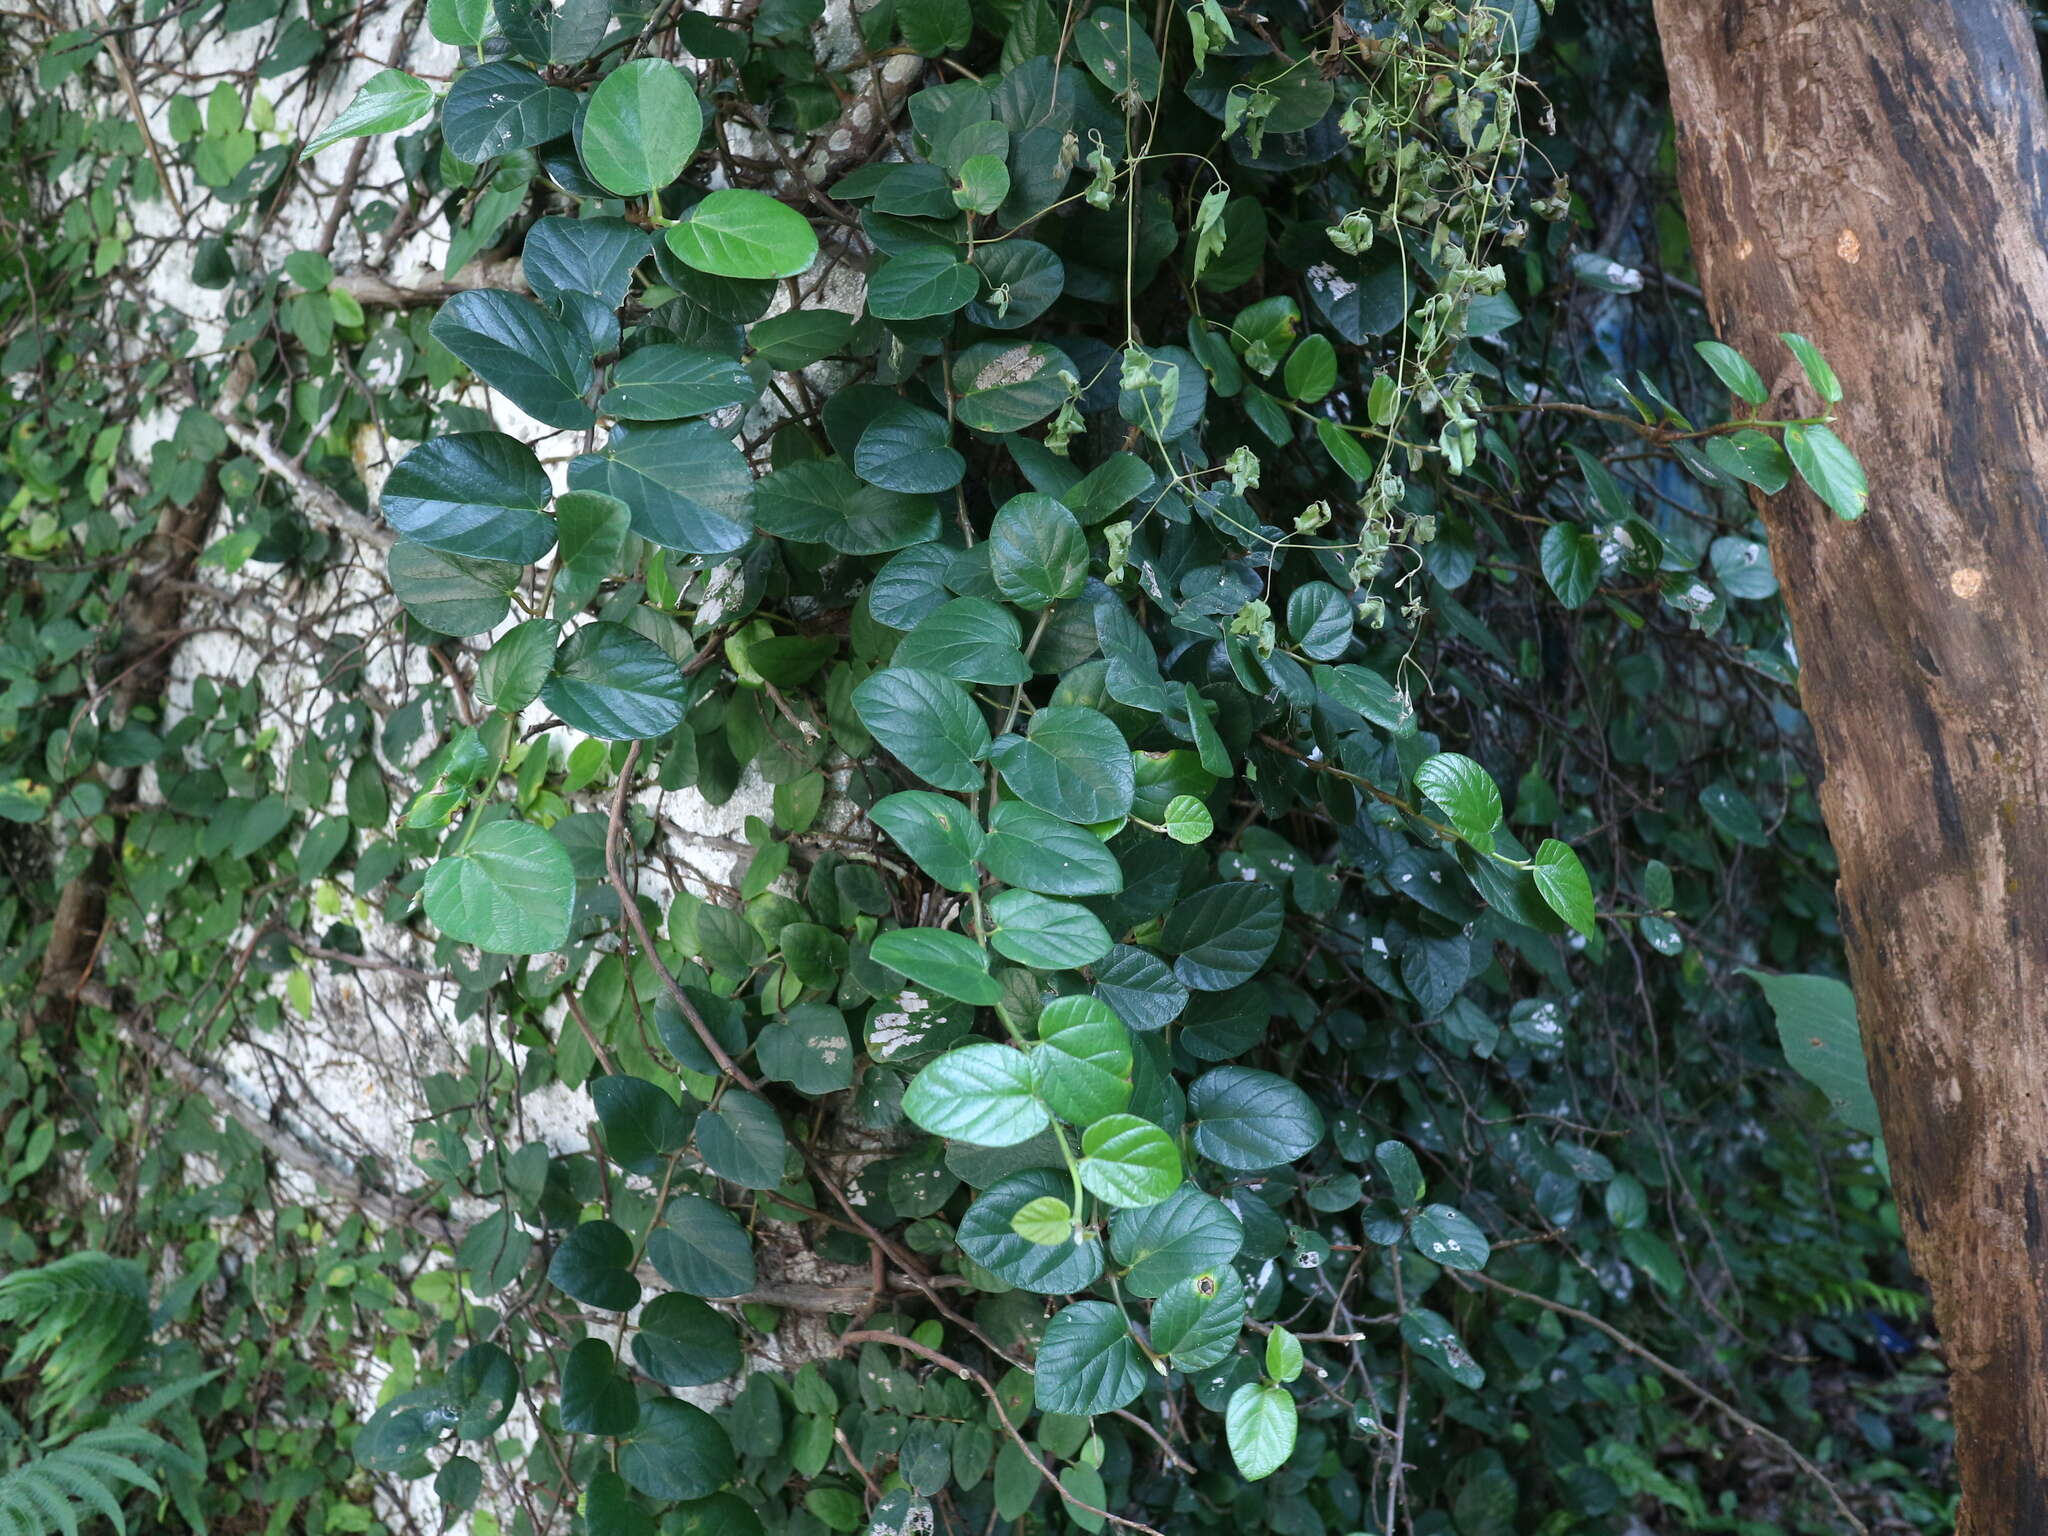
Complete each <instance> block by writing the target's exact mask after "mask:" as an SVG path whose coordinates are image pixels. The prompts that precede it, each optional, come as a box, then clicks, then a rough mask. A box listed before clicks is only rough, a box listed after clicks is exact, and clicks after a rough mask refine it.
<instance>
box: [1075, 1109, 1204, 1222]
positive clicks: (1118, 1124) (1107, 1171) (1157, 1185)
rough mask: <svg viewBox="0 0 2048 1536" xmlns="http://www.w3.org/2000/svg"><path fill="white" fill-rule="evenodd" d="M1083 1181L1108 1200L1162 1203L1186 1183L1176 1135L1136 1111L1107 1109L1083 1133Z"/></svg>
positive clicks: (1134, 1204)
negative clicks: (1117, 1112) (1126, 1113)
mask: <svg viewBox="0 0 2048 1536" xmlns="http://www.w3.org/2000/svg"><path fill="white" fill-rule="evenodd" d="M1081 1152H1082V1158H1081V1183H1082V1186H1083V1187H1084V1188H1086V1189H1087V1191H1088V1193H1090V1194H1091V1195H1093V1196H1095V1198H1096V1199H1098V1200H1100V1201H1102V1202H1104V1203H1105V1204H1107V1205H1115V1206H1129V1207H1139V1206H1147V1205H1157V1204H1158V1203H1159V1202H1160V1201H1161V1200H1164V1199H1165V1198H1166V1197H1167V1196H1168V1195H1170V1194H1172V1193H1173V1192H1174V1191H1175V1190H1176V1189H1178V1188H1180V1181H1181V1170H1180V1151H1179V1149H1178V1148H1176V1147H1175V1145H1174V1142H1173V1138H1172V1137H1171V1136H1169V1135H1167V1134H1166V1132H1164V1131H1162V1130H1161V1129H1160V1128H1159V1127H1158V1126H1156V1125H1154V1124H1152V1122H1151V1121H1149V1120H1142V1119H1140V1118H1139V1117H1138V1116H1136V1115H1125V1114H1111V1115H1105V1116H1103V1117H1102V1118H1101V1119H1100V1120H1097V1121H1096V1122H1095V1123H1094V1124H1092V1125H1090V1126H1089V1127H1088V1129H1087V1130H1086V1131H1084V1132H1083V1133H1082V1136H1081Z"/></svg>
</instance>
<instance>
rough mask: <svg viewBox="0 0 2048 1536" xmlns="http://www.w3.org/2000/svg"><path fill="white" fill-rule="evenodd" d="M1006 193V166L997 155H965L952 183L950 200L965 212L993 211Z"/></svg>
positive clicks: (1008, 187)
mask: <svg viewBox="0 0 2048 1536" xmlns="http://www.w3.org/2000/svg"><path fill="white" fill-rule="evenodd" d="M1009 195H1010V168H1009V167H1008V166H1006V165H1004V164H1003V162H1002V158H1001V157H1000V156H997V155H969V156H968V157H967V159H966V160H965V161H964V162H962V164H961V166H960V173H959V175H958V177H957V178H956V179H955V183H954V186H953V201H954V203H955V204H956V205H957V206H958V207H959V208H960V209H961V210H962V211H964V212H967V213H994V212H995V211H996V210H997V209H998V208H1000V207H1002V206H1003V199H1004V198H1006V197H1008V196H1009Z"/></svg>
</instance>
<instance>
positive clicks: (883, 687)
mask: <svg viewBox="0 0 2048 1536" xmlns="http://www.w3.org/2000/svg"><path fill="white" fill-rule="evenodd" d="M853 707H854V710H855V712H856V713H858V714H859V716H860V722H861V724H862V725H864V726H866V727H867V728H868V731H869V733H870V734H871V735H873V737H874V738H875V740H876V741H878V742H879V743H881V745H882V746H883V747H884V748H886V749H887V750H888V751H890V752H892V753H894V754H895V755H896V757H897V758H899V759H900V760H901V761H902V763H903V766H904V767H906V768H908V769H909V770H910V771H911V772H912V773H914V774H916V775H917V776H918V777H919V778H921V779H923V780H924V781H925V782H926V783H927V784H930V785H932V786H933V787H934V788H937V789H951V790H958V791H962V792H965V791H968V790H974V789H979V788H981V782H982V770H981V766H980V765H981V760H982V758H983V757H984V756H986V755H987V754H988V751H989V735H988V722H987V721H986V720H984V719H983V718H982V714H981V709H980V707H979V706H977V705H976V704H975V702H974V699H973V697H972V696H971V695H969V693H968V692H967V690H966V689H965V688H963V687H961V686H960V684H958V683H956V682H954V681H953V680H952V679H951V678H948V677H941V676H940V675H939V674H938V673H936V672H924V671H920V670H918V669H917V668H915V667H889V668H887V669H885V670H883V671H881V672H877V673H876V674H875V675H874V676H873V677H870V678H869V679H868V680H867V681H866V682H864V683H862V684H861V685H860V686H859V687H858V688H856V689H854V690H853ZM1107 723H1108V722H1107V721H1105V722H1104V724H1107ZM1110 728H1111V729H1112V730H1114V729H1115V727H1114V726H1111V727H1110ZM1118 742H1119V744H1121V742H1122V737H1118ZM1126 761H1128V756H1127V757H1126Z"/></svg>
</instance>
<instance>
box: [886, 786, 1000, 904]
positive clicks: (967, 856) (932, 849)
mask: <svg viewBox="0 0 2048 1536" xmlns="http://www.w3.org/2000/svg"><path fill="white" fill-rule="evenodd" d="M868 820H869V821H872V822H873V823H874V824H875V825H876V826H878V827H880V828H881V829H882V830H883V831H884V832H887V833H888V834H889V836H891V837H892V838H894V839H895V840H896V845H897V846H898V847H899V848H901V849H902V850H903V851H904V852H905V853H907V854H909V855H910V857H911V858H912V859H913V860H915V861H916V863H917V867H918V868H919V869H921V870H923V871H924V872H925V873H926V874H927V875H929V876H931V878H932V879H934V880H936V881H938V883H939V884H940V885H942V886H944V887H945V888H946V889H947V890H949V891H962V892H965V891H971V890H973V889H975V887H976V885H977V883H978V876H977V875H976V872H975V867H974V864H975V860H976V859H977V858H978V857H980V855H981V850H982V832H981V828H980V827H978V826H976V825H975V822H974V818H973V817H972V816H970V815H969V814H968V812H967V807H966V806H964V805H962V804H961V803H960V802H959V801H958V800H954V799H951V798H949V797H947V796H945V795H935V794H933V793H932V792H931V791H929V790H923V789H908V790H904V791H902V792H901V793H899V794H894V795H889V796H887V797H885V798H883V799H881V800H877V801H876V802H875V803H874V805H873V806H871V807H870V808H869V810H868Z"/></svg>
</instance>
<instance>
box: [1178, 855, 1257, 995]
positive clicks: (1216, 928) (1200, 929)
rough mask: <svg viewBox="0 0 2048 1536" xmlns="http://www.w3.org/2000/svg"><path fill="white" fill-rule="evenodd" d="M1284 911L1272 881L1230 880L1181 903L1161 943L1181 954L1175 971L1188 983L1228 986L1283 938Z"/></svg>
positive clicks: (1204, 987) (1205, 988)
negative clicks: (1271, 884)
mask: <svg viewBox="0 0 2048 1536" xmlns="http://www.w3.org/2000/svg"><path fill="white" fill-rule="evenodd" d="M1282 912H1283V907H1282V903H1281V897H1280V893H1279V892H1278V891H1276V890H1274V889H1273V888H1272V887H1271V886H1268V885H1253V884H1247V883H1245V882H1243V881H1236V880H1233V881H1227V882H1225V883H1224V884H1221V885H1212V886H1209V887H1207V888H1205V889H1203V890H1199V891H1197V892H1195V893H1194V895H1192V896H1189V897H1187V898H1185V899H1184V900H1182V901H1180V902H1177V903H1175V905H1174V906H1173V908H1172V910H1170V911H1169V912H1168V913H1167V914H1166V926H1165V928H1164V929H1163V930H1161V933H1160V943H1161V944H1163V945H1164V946H1165V947H1166V948H1167V949H1170V950H1173V951H1175V952H1176V953H1177V954H1178V955H1179V958H1178V959H1177V960H1175V961H1174V963H1173V971H1174V974H1175V975H1176V976H1178V977H1179V978H1180V980H1181V982H1182V983H1183V984H1184V985H1186V986H1187V987H1189V988H1191V989H1193V990H1194V991H1197V992H1227V991H1228V990H1229V989H1230V988H1232V987H1237V986H1242V985H1243V984H1244V983H1245V982H1248V981H1250V980H1251V979H1252V978H1253V977H1254V976H1256V975H1258V974H1259V972H1260V971H1261V970H1262V969H1264V967H1265V964H1266V961H1267V959H1268V958H1269V957H1270V956H1271V955H1272V953H1273V950H1274V948H1275V947H1276V946H1277V945H1278V944H1279V942H1280V924H1281V917H1282Z"/></svg>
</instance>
